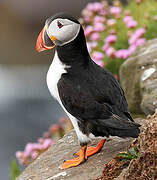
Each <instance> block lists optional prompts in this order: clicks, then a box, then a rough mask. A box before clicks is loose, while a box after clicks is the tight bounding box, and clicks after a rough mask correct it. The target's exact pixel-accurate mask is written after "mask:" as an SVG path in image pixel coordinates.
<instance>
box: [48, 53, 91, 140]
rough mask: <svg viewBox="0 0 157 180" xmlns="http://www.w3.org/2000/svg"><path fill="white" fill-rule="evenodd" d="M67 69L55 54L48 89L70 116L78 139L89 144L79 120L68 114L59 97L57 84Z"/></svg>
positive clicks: (49, 71) (49, 74)
mask: <svg viewBox="0 0 157 180" xmlns="http://www.w3.org/2000/svg"><path fill="white" fill-rule="evenodd" d="M65 68H68V67H67V66H65V65H64V64H63V63H62V62H61V61H60V60H59V58H58V54H57V52H56V53H55V56H54V59H53V61H52V64H51V65H50V68H49V70H48V73H47V86H48V89H49V91H50V93H51V95H52V96H53V97H54V98H55V99H56V100H57V101H58V102H59V103H60V105H61V106H62V108H63V109H64V111H65V113H66V114H67V115H68V117H69V118H70V120H71V122H72V124H73V126H74V129H75V131H76V134H77V136H78V139H79V141H80V142H84V143H85V142H87V143H88V142H89V141H90V138H89V137H87V136H86V135H85V134H83V133H82V132H81V131H80V130H79V127H78V121H77V119H76V118H75V117H74V116H72V115H71V114H70V113H69V112H67V110H66V109H65V107H64V106H63V104H62V102H61V99H60V97H59V93H58V87H57V83H58V81H59V80H60V78H61V76H62V74H63V73H67V71H66V70H65Z"/></svg>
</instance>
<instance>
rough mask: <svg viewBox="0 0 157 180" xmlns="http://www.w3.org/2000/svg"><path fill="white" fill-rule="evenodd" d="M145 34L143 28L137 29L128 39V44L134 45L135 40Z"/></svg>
mask: <svg viewBox="0 0 157 180" xmlns="http://www.w3.org/2000/svg"><path fill="white" fill-rule="evenodd" d="M144 33H145V29H144V28H139V29H137V30H136V31H135V32H134V34H132V36H131V37H130V39H129V41H128V42H129V44H131V45H132V44H134V43H136V41H137V39H139V38H140V37H142V36H143V35H144Z"/></svg>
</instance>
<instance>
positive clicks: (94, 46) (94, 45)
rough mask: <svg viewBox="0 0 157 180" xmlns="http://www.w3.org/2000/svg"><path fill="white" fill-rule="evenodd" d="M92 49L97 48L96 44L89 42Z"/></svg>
mask: <svg viewBox="0 0 157 180" xmlns="http://www.w3.org/2000/svg"><path fill="white" fill-rule="evenodd" d="M90 45H91V47H92V48H96V47H97V46H98V43H97V42H90Z"/></svg>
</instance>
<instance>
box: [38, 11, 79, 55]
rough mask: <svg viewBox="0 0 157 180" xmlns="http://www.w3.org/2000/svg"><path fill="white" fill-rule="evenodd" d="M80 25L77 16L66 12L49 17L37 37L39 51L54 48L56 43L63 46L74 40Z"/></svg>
mask: <svg viewBox="0 0 157 180" xmlns="http://www.w3.org/2000/svg"><path fill="white" fill-rule="evenodd" d="M80 27H81V25H80V23H79V22H78V21H77V20H76V19H75V18H73V17H72V16H70V15H68V14H65V13H59V14H56V15H55V16H52V17H50V18H48V19H47V20H46V22H45V26H44V28H43V29H42V31H41V32H40V34H39V36H38V39H37V43H36V50H37V52H40V51H44V50H48V49H52V48H54V47H55V45H57V46H63V45H65V44H67V43H69V42H71V41H73V40H74V39H75V38H76V37H77V35H78V33H79V31H80Z"/></svg>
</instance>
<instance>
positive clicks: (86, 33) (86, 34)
mask: <svg viewBox="0 0 157 180" xmlns="http://www.w3.org/2000/svg"><path fill="white" fill-rule="evenodd" d="M92 31H93V27H92V26H87V27H86V28H84V34H85V36H86V37H87V36H88V35H89V34H90V33H91V32H92Z"/></svg>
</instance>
